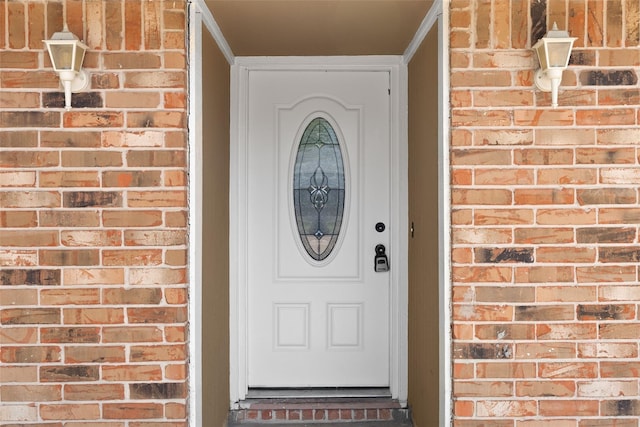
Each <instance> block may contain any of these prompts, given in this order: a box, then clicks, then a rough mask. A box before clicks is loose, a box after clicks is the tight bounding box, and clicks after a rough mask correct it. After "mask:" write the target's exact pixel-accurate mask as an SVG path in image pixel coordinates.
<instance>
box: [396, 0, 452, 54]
mask: <svg viewBox="0 0 640 427" xmlns="http://www.w3.org/2000/svg"><path fill="white" fill-rule="evenodd" d="M445 1H446V0H445ZM441 16H442V0H435V1H434V2H433V5H431V9H429V11H428V12H427V14H426V15H425V17H424V19H423V20H422V23H421V24H420V26H419V27H418V31H416V33H415V34H414V36H413V39H412V40H411V43H409V46H407V48H406V49H405V51H404V54H403V55H402V56H403V57H404V63H405V64H408V63H409V61H411V58H413V55H415V53H416V51H417V50H418V48H419V47H420V45H421V44H422V41H423V40H424V38H425V37H426V36H427V34H429V31H430V30H431V27H433V26H434V25H436V24H437V23H438V18H439V17H441Z"/></svg>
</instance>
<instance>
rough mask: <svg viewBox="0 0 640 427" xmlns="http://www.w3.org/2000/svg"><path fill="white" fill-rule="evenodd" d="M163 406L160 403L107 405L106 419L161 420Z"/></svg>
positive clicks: (105, 406)
mask: <svg viewBox="0 0 640 427" xmlns="http://www.w3.org/2000/svg"><path fill="white" fill-rule="evenodd" d="M163 413H164V411H163V405H162V404H159V403H105V404H104V405H103V416H104V418H105V419H146V418H161V417H162V416H163Z"/></svg>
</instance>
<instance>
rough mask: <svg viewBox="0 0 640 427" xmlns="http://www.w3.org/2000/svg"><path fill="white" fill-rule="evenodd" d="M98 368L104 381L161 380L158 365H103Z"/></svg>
mask: <svg viewBox="0 0 640 427" xmlns="http://www.w3.org/2000/svg"><path fill="white" fill-rule="evenodd" d="M100 369H101V372H102V379H103V380H104V381H160V380H162V369H161V367H160V365H131V364H128V365H103V366H101V368H100Z"/></svg>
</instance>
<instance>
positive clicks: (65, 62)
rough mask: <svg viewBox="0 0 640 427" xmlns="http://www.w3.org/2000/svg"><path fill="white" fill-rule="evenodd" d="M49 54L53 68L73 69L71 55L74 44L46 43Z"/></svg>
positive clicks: (57, 69)
mask: <svg viewBox="0 0 640 427" xmlns="http://www.w3.org/2000/svg"><path fill="white" fill-rule="evenodd" d="M48 47H49V56H50V57H51V63H52V64H53V69H54V70H56V71H59V70H71V69H73V63H74V61H73V55H74V49H75V46H74V45H73V44H68V43H65V44H61V43H55V44H54V43H48Z"/></svg>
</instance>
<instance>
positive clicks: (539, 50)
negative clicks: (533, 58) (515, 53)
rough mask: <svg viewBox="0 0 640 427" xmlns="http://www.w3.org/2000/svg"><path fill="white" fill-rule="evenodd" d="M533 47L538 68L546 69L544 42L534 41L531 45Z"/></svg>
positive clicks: (547, 66)
mask: <svg viewBox="0 0 640 427" xmlns="http://www.w3.org/2000/svg"><path fill="white" fill-rule="evenodd" d="M533 49H534V50H535V52H536V55H537V56H538V62H540V68H541V69H543V70H546V69H547V68H549V64H548V63H547V52H546V46H545V44H544V41H543V40H540V41H539V42H538V43H536V45H535V46H533Z"/></svg>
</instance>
